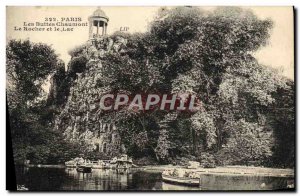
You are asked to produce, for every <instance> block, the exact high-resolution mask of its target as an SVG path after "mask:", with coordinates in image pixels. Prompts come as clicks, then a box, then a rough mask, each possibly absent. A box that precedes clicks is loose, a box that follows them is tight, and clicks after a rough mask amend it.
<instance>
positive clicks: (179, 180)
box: [162, 174, 200, 186]
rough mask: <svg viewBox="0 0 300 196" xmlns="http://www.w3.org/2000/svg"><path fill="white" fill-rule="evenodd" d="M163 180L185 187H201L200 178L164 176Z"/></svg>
mask: <svg viewBox="0 0 300 196" xmlns="http://www.w3.org/2000/svg"><path fill="white" fill-rule="evenodd" d="M162 180H163V181H164V182H167V183H172V184H180V185H185V186H200V179H199V178H186V177H175V176H168V175H164V174H162Z"/></svg>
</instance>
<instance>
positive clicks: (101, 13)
mask: <svg viewBox="0 0 300 196" xmlns="http://www.w3.org/2000/svg"><path fill="white" fill-rule="evenodd" d="M92 17H101V18H106V19H108V17H107V15H106V14H105V12H104V11H103V10H102V9H101V8H98V9H97V10H95V11H94V13H93V15H92Z"/></svg>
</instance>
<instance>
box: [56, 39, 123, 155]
mask: <svg viewBox="0 0 300 196" xmlns="http://www.w3.org/2000/svg"><path fill="white" fill-rule="evenodd" d="M126 43H127V40H126V39H124V38H122V37H118V36H117V37H116V38H114V39H112V38H105V37H101V38H97V39H93V40H89V41H88V42H87V43H86V44H85V45H84V46H83V48H81V49H82V51H81V52H80V55H84V56H85V57H86V58H87V59H88V62H87V64H86V65H85V70H84V71H83V72H81V73H76V77H75V78H74V80H73V82H72V85H71V87H70V94H69V96H68V98H67V101H66V103H65V105H64V108H63V109H62V111H61V113H60V115H59V116H58V117H57V118H56V120H55V129H57V130H59V131H62V132H63V134H64V136H65V138H66V139H67V140H70V141H72V142H76V143H78V144H79V145H85V146H86V147H87V149H88V150H89V151H98V152H101V153H104V154H105V155H106V156H108V157H112V156H116V155H118V154H119V153H120V151H122V148H121V146H122V144H121V138H120V135H119V130H118V128H117V127H116V125H115V122H112V121H111V120H105V119H104V118H103V117H101V113H100V110H99V107H98V104H99V103H98V101H99V97H100V96H101V95H102V94H104V93H106V89H105V87H101V88H100V87H99V84H98V81H99V79H100V78H101V77H102V63H101V59H102V58H103V56H104V54H105V53H107V52H121V49H122V48H124V46H126ZM72 58H73V57H72ZM74 58H75V57H74ZM71 61H72V59H71ZM68 71H70V70H68Z"/></svg>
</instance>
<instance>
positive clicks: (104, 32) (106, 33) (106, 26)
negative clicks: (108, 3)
mask: <svg viewBox="0 0 300 196" xmlns="http://www.w3.org/2000/svg"><path fill="white" fill-rule="evenodd" d="M104 33H105V35H106V34H107V23H105V31H104Z"/></svg>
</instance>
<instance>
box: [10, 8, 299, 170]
mask: <svg viewBox="0 0 300 196" xmlns="http://www.w3.org/2000/svg"><path fill="white" fill-rule="evenodd" d="M271 28H272V22H271V21H269V20H261V19H259V18H257V17H256V16H255V15H254V14H253V13H252V12H251V11H250V10H247V9H242V8H231V7H226V8H217V9H214V10H212V11H204V10H201V9H199V8H193V7H179V8H173V9H170V10H168V9H166V8H162V9H161V10H160V11H159V12H158V14H157V17H156V18H155V20H154V21H152V22H151V23H150V24H149V31H148V32H146V33H136V34H122V33H116V34H114V35H111V36H110V37H111V38H112V39H116V38H117V37H123V38H126V40H127V44H126V47H125V48H124V49H123V50H122V52H107V53H105V54H102V56H101V57H97V58H99V59H98V60H100V61H101V67H102V68H101V69H102V73H101V76H102V77H101V78H98V79H97V86H96V87H97V88H98V89H102V90H103V91H106V92H127V93H129V94H133V95H134V94H136V93H145V94H147V93H159V94H171V93H193V94H196V95H197V96H198V97H199V98H200V100H201V106H202V107H201V110H200V111H197V112H193V113H192V112H191V113H186V112H166V111H160V110H155V111H151V112H143V111H130V110H120V111H117V112H110V113H103V114H101V115H102V116H103V118H105V119H114V120H115V119H117V120H116V125H117V127H118V130H120V134H121V138H122V143H123V144H124V145H125V146H126V149H127V153H128V154H129V155H130V156H132V157H133V158H134V159H135V160H143V162H149V163H150V162H151V163H153V162H157V163H178V164H184V162H186V161H187V160H197V161H200V162H201V163H202V165H203V166H205V167H211V166H214V165H216V164H217V165H228V164H248V165H250V164H251V165H252V164H255V165H267V166H276V167H281V166H284V167H293V166H294V148H295V144H294V134H295V130H294V128H295V122H294V121H295V120H294V114H295V111H294V82H293V81H290V80H288V79H286V78H284V77H282V76H281V75H280V74H278V73H277V72H276V70H273V69H271V68H270V67H267V66H264V65H261V64H259V63H258V62H257V60H256V59H255V58H254V57H253V53H254V52H255V51H257V50H258V49H259V48H261V47H263V46H265V45H266V44H267V43H268V38H269V36H270V29H271ZM16 44H19V45H22V47H20V46H18V47H14V46H15V45H16ZM26 44H27V45H28V46H27V45H26ZM23 45H24V46H23ZM27 47H29V48H30V49H31V50H32V48H34V47H38V50H37V49H35V50H37V51H40V50H41V51H43V52H44V53H42V54H37V52H34V53H31V52H28V50H29V49H28V48H27ZM22 48H24V49H22ZM85 49H87V50H85ZM19 50H20V51H19ZM23 50H25V51H26V52H24V54H32V55H38V56H39V58H34V59H37V60H38V59H40V61H42V62H43V63H42V64H39V63H38V66H40V67H39V69H34V68H33V67H30V66H34V65H35V63H36V62H27V61H26V60H24V59H31V58H29V57H24V56H23V53H22V54H21V51H23ZM89 50H94V48H93V47H91V46H89V45H84V46H80V47H77V48H75V49H74V50H72V51H70V55H71V56H72V59H71V61H70V63H69V65H68V67H69V70H68V72H67V75H66V78H65V80H63V81H62V86H63V87H64V88H65V91H68V89H69V88H70V86H72V83H73V82H74V81H76V78H77V75H78V74H81V73H84V72H85V71H86V70H87V69H88V66H89V65H88V64H89V60H91V59H89V55H88V54H87V53H86V51H89ZM7 53H8V62H7V67H8V68H7V69H8V71H7V72H8V73H10V72H11V71H10V69H13V70H14V69H16V70H14V71H12V72H11V73H14V74H12V77H15V74H17V76H18V78H17V79H16V80H11V81H15V82H16V83H15V84H14V85H12V86H11V87H14V88H18V89H20V90H17V91H16V90H15V89H13V88H11V87H10V86H9V88H8V91H7V92H8V93H7V94H8V101H9V106H10V109H11V108H12V109H11V111H10V112H11V118H12V119H11V122H17V123H11V126H12V130H13V137H15V138H22V141H21V142H16V143H17V144H18V145H23V146H27V145H28V146H33V148H31V150H30V149H29V150H30V153H31V154H32V155H31V154H30V153H29V152H28V153H26V158H27V159H31V160H34V158H35V157H34V156H40V154H42V153H48V154H47V155H46V156H40V157H48V160H45V161H44V160H43V161H44V162H47V161H49V159H52V158H53V156H54V155H52V154H55V156H56V158H53V159H52V160H58V158H57V157H59V156H61V154H62V153H63V152H62V151H64V150H63V149H61V151H60V152H58V151H59V150H60V148H59V147H56V146H55V145H51V144H52V143H51V142H52V141H53V140H51V138H56V137H61V134H57V133H52V132H51V128H53V124H52V125H50V126H42V125H43V124H42V125H40V124H41V122H43V121H42V120H41V119H42V118H41V116H42V115H39V116H36V115H37V114H42V113H40V112H42V111H43V105H37V104H35V106H36V108H37V109H38V110H36V112H35V113H34V114H35V120H34V124H31V123H29V122H25V121H24V119H30V118H29V117H30V114H31V113H32V112H31V111H30V110H31V109H29V105H28V104H25V103H26V101H28V100H33V99H34V98H36V97H37V94H38V93H37V92H39V89H40V86H38V84H37V82H35V83H34V81H37V80H38V81H41V80H42V79H43V78H45V77H46V75H47V74H49V73H50V72H51V71H52V70H53V69H54V67H55V63H57V57H56V56H55V55H54V53H53V51H52V50H51V49H50V48H49V47H47V46H45V45H40V44H38V45H35V44H32V43H29V42H28V43H27V42H24V43H22V42H16V41H12V42H10V43H9V45H8V49H7ZM45 54H46V55H45ZM23 64H24V66H20V65H23ZM29 65H30V66H29ZM27 66H29V67H30V69H32V70H33V71H31V73H32V74H24V73H28V72H29V70H27ZM18 74H19V75H18ZM24 77H25V78H24ZM26 77H30V78H26ZM23 81H24V82H25V83H24V84H23V83H22V82H23ZM26 82H27V83H28V84H27V83H26ZM28 88H32V90H31V91H28V90H26V92H24V90H23V91H21V90H22V89H28ZM93 88H94V87H93ZM10 89H13V90H12V91H10ZM11 92H18V94H16V95H13V96H9V94H10V93H11ZM22 92H24V94H23V93H22ZM27 92H30V94H29V95H26V93H27ZM66 96H69V95H68V93H66ZM70 96H71V95H70ZM12 97H13V98H16V99H17V98H18V99H24V100H23V102H21V103H24V104H21V105H22V107H26V108H25V109H20V108H18V107H15V106H14V104H17V103H18V101H14V102H13V101H10V100H13V98H12ZM64 101H66V99H64ZM27 107H28V108H27ZM48 107H49V105H48ZM52 107H53V106H52ZM56 107H58V106H56ZM14 112H15V113H14ZM22 115H26V118H24V117H23V116H22ZM48 115H49V114H48ZM14 118H18V119H14ZM50 119H53V118H50ZM20 123H22V124H20ZM32 123H33V122H32ZM41 126H42V127H43V130H40V129H38V131H37V127H41ZM18 127H19V128H21V127H22V129H18ZM33 127H34V128H33ZM45 127H49V128H48V129H45ZM27 128H28V130H30V131H26V130H27ZM15 131H16V133H15ZM17 132H18V133H19V134H22V137H21V136H18V137H16V134H17ZM35 132H36V134H34V133H35ZM24 133H28V134H27V136H26V134H24ZM49 134H52V135H49ZM56 134H57V135H58V136H57V135H56ZM32 135H36V137H33V138H31V139H30V138H29V136H30V137H32ZM41 137H43V138H44V139H45V142H42V144H39V143H38V142H41V141H44V140H42V139H41ZM32 140H34V141H32ZM61 141H62V142H66V141H64V140H61ZM44 144H45V145H44ZM49 144H50V145H49ZM56 145H59V144H56ZM64 145H73V148H72V147H70V148H64V149H65V152H64V153H65V154H68V156H70V154H76V153H79V151H81V152H84V149H83V147H84V145H79V146H80V147H81V149H79V148H78V144H77V145H76V144H74V143H73V144H69V143H67V142H66V144H64ZM23 146H22V147H19V146H18V147H15V148H16V149H21V148H23ZM46 146H48V147H46ZM75 146H77V147H75ZM28 148H29V147H28ZM28 148H27V147H26V148H24V149H26V150H27V149H28ZM54 149H55V150H54ZM66 150H69V151H70V152H66ZM18 152H19V151H18ZM22 152H23V151H22ZM17 156H24V155H19V154H18V155H17ZM93 156H94V155H93ZM95 156H101V155H95ZM50 157H51V158H50ZM62 157H66V156H65V155H64V156H62ZM145 159H146V160H145ZM37 162H38V161H37Z"/></svg>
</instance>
